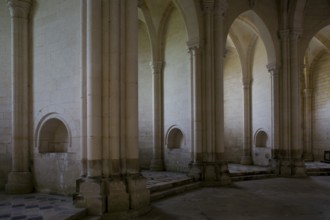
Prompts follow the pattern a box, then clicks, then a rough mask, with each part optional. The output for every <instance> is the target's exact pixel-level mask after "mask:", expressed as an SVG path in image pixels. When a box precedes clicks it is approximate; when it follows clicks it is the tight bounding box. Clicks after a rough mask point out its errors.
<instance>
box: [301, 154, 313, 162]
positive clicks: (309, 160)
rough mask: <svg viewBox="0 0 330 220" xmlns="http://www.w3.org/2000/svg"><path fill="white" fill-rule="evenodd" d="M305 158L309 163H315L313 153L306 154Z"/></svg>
mask: <svg viewBox="0 0 330 220" xmlns="http://www.w3.org/2000/svg"><path fill="white" fill-rule="evenodd" d="M303 158H304V160H305V161H307V162H312V161H314V157H313V153H304V154H303Z"/></svg>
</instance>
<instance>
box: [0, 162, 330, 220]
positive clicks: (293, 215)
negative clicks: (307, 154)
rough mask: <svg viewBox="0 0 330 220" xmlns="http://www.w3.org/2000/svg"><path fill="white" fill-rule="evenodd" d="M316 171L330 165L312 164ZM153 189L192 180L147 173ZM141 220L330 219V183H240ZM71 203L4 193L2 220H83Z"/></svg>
mask: <svg viewBox="0 0 330 220" xmlns="http://www.w3.org/2000/svg"><path fill="white" fill-rule="evenodd" d="M228 167H229V170H230V172H231V173H235V172H253V171H265V170H269V168H267V167H258V166H242V165H238V164H229V166H228ZM306 167H307V168H308V167H310V168H330V164H325V163H320V162H313V163H306ZM142 174H143V175H144V176H146V177H147V179H148V181H147V187H151V186H154V185H157V184H162V183H164V182H170V181H176V180H181V179H186V178H187V176H186V174H184V173H175V172H152V171H143V172H142ZM152 206H153V209H152V211H151V212H150V213H149V214H148V215H146V216H143V217H141V218H138V219H139V220H163V219H164V220H165V219H166V220H167V219H171V220H176V219H178V220H183V219H189V220H194V219H198V220H199V219H201V220H202V219H206V220H212V219H281V220H282V219H330V209H328V207H329V206H330V177H329V176H325V177H309V178H305V179H293V178H291V179H284V178H272V179H266V180H257V181H254V180H253V181H247V182H246V181H244V182H235V183H233V185H232V186H231V187H223V188H221V187H220V188H202V189H198V190H195V191H192V192H189V193H186V194H183V195H179V196H175V197H171V198H167V199H163V200H160V201H158V202H155V203H153V204H152ZM84 214H85V210H83V209H77V208H75V207H74V206H73V204H72V198H71V197H64V196H56V195H47V194H40V193H34V194H28V195H6V194H5V193H4V192H1V191H0V220H14V219H17V220H18V219H24V220H25V219H29V220H65V219H79V216H83V215H84Z"/></svg>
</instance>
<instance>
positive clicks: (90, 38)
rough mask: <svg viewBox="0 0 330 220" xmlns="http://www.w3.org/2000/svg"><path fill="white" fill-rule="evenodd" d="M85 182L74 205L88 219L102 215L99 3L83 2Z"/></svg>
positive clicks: (80, 182)
mask: <svg viewBox="0 0 330 220" xmlns="http://www.w3.org/2000/svg"><path fill="white" fill-rule="evenodd" d="M84 3H85V4H86V84H87V85H86V93H87V94H86V99H87V100H86V105H87V109H86V115H87V119H86V125H87V129H86V131H87V178H81V179H79V180H77V192H78V194H77V195H76V196H75V198H74V203H75V205H76V206H78V207H86V208H87V210H88V214H89V215H102V214H103V213H104V212H105V209H106V206H105V204H106V203H105V199H106V196H105V182H104V180H103V179H102V86H101V85H102V16H101V14H102V1H101V0H86V2H84Z"/></svg>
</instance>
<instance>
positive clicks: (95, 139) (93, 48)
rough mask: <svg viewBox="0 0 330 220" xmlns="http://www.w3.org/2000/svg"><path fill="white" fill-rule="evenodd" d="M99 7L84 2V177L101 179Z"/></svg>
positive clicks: (95, 2)
mask: <svg viewBox="0 0 330 220" xmlns="http://www.w3.org/2000/svg"><path fill="white" fill-rule="evenodd" d="M101 12H102V6H101V0H87V42H86V43H87V65H86V67H87V71H86V72H87V176H88V177H93V178H94V177H101V176H102V164H101V161H102V131H101V130H102V118H101V117H102V96H101V95H102V89H101V88H102V72H101V71H102V17H101V14H102V13H101Z"/></svg>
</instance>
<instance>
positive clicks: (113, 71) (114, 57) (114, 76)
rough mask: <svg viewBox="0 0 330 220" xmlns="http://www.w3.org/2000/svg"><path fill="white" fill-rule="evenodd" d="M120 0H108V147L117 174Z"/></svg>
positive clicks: (118, 164) (118, 163)
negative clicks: (109, 20)
mask: <svg viewBox="0 0 330 220" xmlns="http://www.w3.org/2000/svg"><path fill="white" fill-rule="evenodd" d="M119 1H120V0H113V1H110V19H111V21H112V22H110V24H109V26H110V27H109V29H110V31H109V32H110V33H109V34H110V37H109V41H110V42H109V44H110V61H109V63H110V64H109V66H110V67H109V71H110V73H109V75H110V76H109V80H110V82H109V86H110V88H109V90H110V91H109V93H110V95H109V96H110V100H109V105H110V107H109V118H110V120H109V132H110V134H109V137H110V140H109V145H110V146H109V147H110V159H111V170H110V174H111V175H119V174H120V172H121V164H120V134H121V132H120V121H121V120H120V118H121V114H120V112H121V108H120V92H121V91H120V66H121V65H120V60H121V58H120V45H121V44H120V29H121V28H120V2H119Z"/></svg>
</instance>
